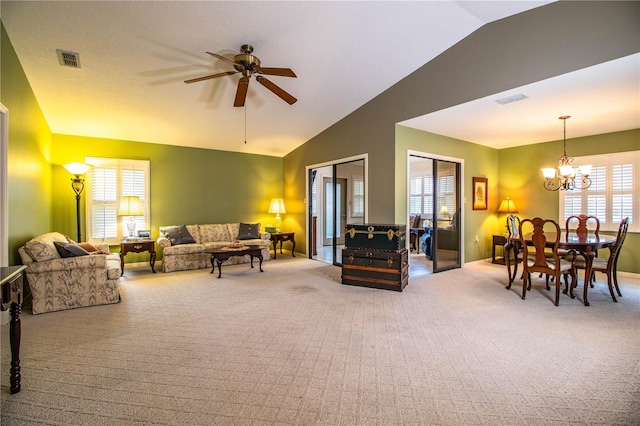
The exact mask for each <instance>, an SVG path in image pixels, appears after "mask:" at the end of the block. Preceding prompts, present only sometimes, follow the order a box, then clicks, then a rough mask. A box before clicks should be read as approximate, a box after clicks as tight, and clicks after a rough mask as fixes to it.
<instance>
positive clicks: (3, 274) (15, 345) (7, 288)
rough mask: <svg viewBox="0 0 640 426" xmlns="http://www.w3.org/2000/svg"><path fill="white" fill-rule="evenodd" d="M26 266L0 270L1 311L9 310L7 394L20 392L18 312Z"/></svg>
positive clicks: (20, 333)
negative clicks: (0, 288)
mask: <svg viewBox="0 0 640 426" xmlns="http://www.w3.org/2000/svg"><path fill="white" fill-rule="evenodd" d="M25 269H27V267H26V266H3V267H2V268H0V286H1V287H2V293H1V294H2V296H1V298H0V306H1V307H2V310H3V311H4V310H7V309H8V310H9V315H10V317H11V323H10V324H11V325H10V326H9V345H10V346H11V367H10V368H9V383H10V387H9V392H11V393H12V394H14V393H18V392H20V386H21V385H20V381H21V378H22V374H21V372H20V339H21V337H22V325H21V323H20V312H21V311H22V294H23V284H22V282H23V274H24V270H25Z"/></svg>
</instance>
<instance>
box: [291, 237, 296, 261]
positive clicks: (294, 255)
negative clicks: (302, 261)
mask: <svg viewBox="0 0 640 426" xmlns="http://www.w3.org/2000/svg"><path fill="white" fill-rule="evenodd" d="M291 244H293V245H292V246H291V256H292V257H296V240H294V239H292V240H291Z"/></svg>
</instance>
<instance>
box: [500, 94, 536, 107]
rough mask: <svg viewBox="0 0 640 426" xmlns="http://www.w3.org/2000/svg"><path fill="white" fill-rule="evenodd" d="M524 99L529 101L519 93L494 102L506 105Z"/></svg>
mask: <svg viewBox="0 0 640 426" xmlns="http://www.w3.org/2000/svg"><path fill="white" fill-rule="evenodd" d="M525 99H529V97H528V96H525V95H523V94H522V93H519V94H517V95H513V96H509V97H507V98H502V99H498V100H496V102H497V103H499V104H500V105H506V104H510V103H512V102H518V101H524V100H525Z"/></svg>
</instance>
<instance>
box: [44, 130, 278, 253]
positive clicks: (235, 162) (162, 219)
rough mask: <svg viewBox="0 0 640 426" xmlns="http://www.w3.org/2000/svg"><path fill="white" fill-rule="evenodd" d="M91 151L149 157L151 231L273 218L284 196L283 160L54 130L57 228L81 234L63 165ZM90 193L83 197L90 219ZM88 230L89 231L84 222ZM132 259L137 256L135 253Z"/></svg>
mask: <svg viewBox="0 0 640 426" xmlns="http://www.w3.org/2000/svg"><path fill="white" fill-rule="evenodd" d="M85 156H90V157H108V158H128V159H135V160H149V161H150V163H151V171H150V175H151V176H150V177H151V181H150V195H151V197H150V202H151V236H152V238H154V239H155V238H157V237H158V228H159V227H160V226H167V225H181V224H196V223H225V222H261V223H263V224H267V223H272V222H273V215H270V214H268V210H269V202H270V201H271V198H273V197H281V196H282V159H281V158H279V157H271V156H265V155H253V154H241V153H235V152H229V151H215V150H208V149H200V148H185V147H177V146H170V145H161V144H153V143H142V142H132V141H122V140H111V139H98V138H88V137H81V136H69V135H54V136H53V149H52V160H51V163H52V170H53V182H52V188H53V189H52V196H53V199H54V202H53V229H55V230H57V231H59V232H62V233H65V234H66V235H70V236H73V235H75V229H76V228H75V227H76V223H75V211H76V210H75V208H76V207H75V206H76V202H75V195H74V193H73V191H72V190H71V187H70V179H71V175H70V174H69V173H68V172H67V171H66V169H64V167H63V164H66V163H69V162H73V161H80V162H83V161H84V158H85ZM85 201H86V197H83V203H82V217H83V222H84V217H85V205H84V202H85ZM83 235H85V236H86V235H87V233H86V230H85V229H84V223H83ZM127 261H135V257H134V256H133V255H130V256H127Z"/></svg>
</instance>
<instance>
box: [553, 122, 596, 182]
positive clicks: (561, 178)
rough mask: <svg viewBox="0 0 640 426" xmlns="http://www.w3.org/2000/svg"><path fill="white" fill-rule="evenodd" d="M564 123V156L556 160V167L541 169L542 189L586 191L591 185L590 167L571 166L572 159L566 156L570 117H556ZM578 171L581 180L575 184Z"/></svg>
mask: <svg viewBox="0 0 640 426" xmlns="http://www.w3.org/2000/svg"><path fill="white" fill-rule="evenodd" d="M558 118H559V119H560V120H562V121H563V122H564V154H563V155H562V157H560V159H559V160H558V167H557V168H553V167H548V168H544V169H542V175H543V176H544V189H546V190H547V191H557V190H561V191H572V190H574V189H587V188H588V187H589V186H590V185H591V179H589V174H590V173H591V165H584V166H579V167H574V166H573V157H569V156H567V119H569V118H571V116H570V115H563V116H562V117H558ZM578 170H580V176H581V180H580V181H579V182H577V183H576V179H575V178H576V174H577V173H578Z"/></svg>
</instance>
